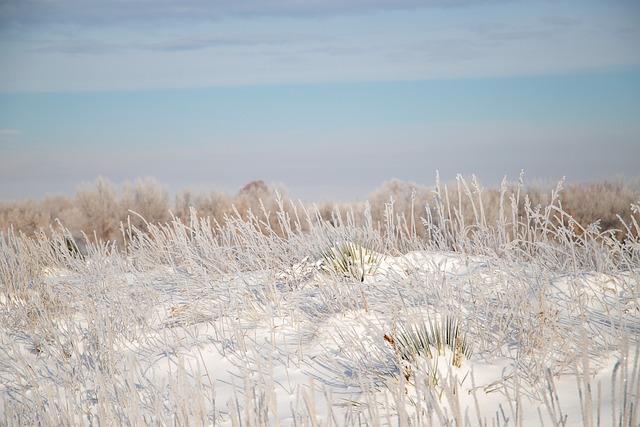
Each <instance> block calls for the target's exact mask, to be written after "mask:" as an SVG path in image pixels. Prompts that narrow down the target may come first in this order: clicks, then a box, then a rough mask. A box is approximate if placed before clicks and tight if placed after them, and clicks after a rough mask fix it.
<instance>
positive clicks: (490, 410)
mask: <svg viewBox="0 0 640 427" xmlns="http://www.w3.org/2000/svg"><path fill="white" fill-rule="evenodd" d="M465 188H466V190H465ZM458 190H459V191H458V194H465V193H466V194H467V196H466V197H468V198H469V200H471V201H472V202H474V203H472V206H473V210H474V212H475V221H473V222H472V223H466V222H465V220H463V217H462V216H460V215H458V212H457V203H458V202H459V201H451V200H449V198H448V195H447V192H446V190H445V189H442V188H437V189H436V193H435V197H434V206H432V207H430V208H429V209H425V210H424V215H423V216H424V218H421V219H420V218H418V217H417V216H416V217H412V218H405V217H402V216H399V215H396V214H395V213H394V211H393V201H389V203H388V204H387V205H386V207H385V209H386V215H385V218H386V221H385V222H384V223H383V224H374V223H373V221H372V220H371V216H370V214H369V211H368V210H367V209H365V211H364V212H347V213H340V212H337V211H336V212H334V218H333V220H332V221H331V222H330V223H329V222H325V221H323V220H322V218H321V215H320V214H319V213H318V212H315V211H308V210H306V209H305V208H304V207H303V206H301V205H296V204H291V206H288V207H287V209H284V207H285V206H284V204H285V202H283V201H281V205H280V209H279V212H278V213H277V214H276V215H275V218H276V219H277V221H275V222H273V218H274V216H273V215H271V214H269V212H263V213H261V214H260V215H251V214H250V215H248V216H246V217H245V219H243V217H241V216H240V215H235V216H231V217H227V218H226V220H225V222H224V224H219V223H217V222H215V221H214V222H212V221H211V220H208V219H207V218H199V217H197V216H195V215H193V216H192V217H191V218H190V220H188V221H187V222H183V221H182V220H180V219H178V218H174V219H173V220H172V221H171V222H169V223H166V224H164V225H153V224H146V225H145V228H146V230H147V231H146V232H144V233H143V232H140V231H139V230H137V229H136V227H134V226H133V225H127V224H125V225H123V229H122V234H123V240H124V241H125V245H124V247H119V246H115V245H112V244H108V243H99V244H93V243H88V246H87V248H88V253H87V254H86V255H84V256H80V255H79V254H78V253H77V252H76V251H74V250H73V249H74V248H73V247H70V245H69V244H68V237H69V236H68V232H67V231H66V230H65V229H64V228H60V229H58V230H54V231H53V232H52V233H50V234H47V235H46V236H45V235H42V236H40V237H37V238H34V237H32V236H24V235H20V234H19V233H14V232H12V231H11V230H6V231H5V232H3V233H2V235H1V236H0V425H11V426H13V425H16V426H18V425H20V426H21V425H83V424H84V425H216V426H217V425H220V426H223V425H234V426H235V425H238V426H239V425H242V426H246V425H313V426H315V425H372V426H376V425H416V426H422V425H458V426H466V425H473V426H476V425H487V426H493V425H498V426H502V425H510V426H511V425H523V426H530V425H549V426H556V425H561V426H565V425H566V426H569V425H572V426H574V425H575V426H578V425H589V426H591V425H594V426H596V425H600V426H611V425H615V426H637V425H638V423H639V422H640V417H639V416H638V405H639V404H640V394H639V392H638V389H639V388H640V372H639V365H640V353H639V352H640V346H639V345H638V337H639V336H640V241H638V239H637V238H634V237H633V236H638V234H639V233H638V231H640V230H639V229H638V223H637V221H633V220H632V222H631V223H629V224H621V227H629V229H630V230H631V231H634V232H633V233H628V236H631V237H629V238H628V239H627V240H625V241H623V242H620V241H619V240H617V239H615V238H613V237H612V236H611V235H610V234H609V233H607V232H601V231H600V230H599V229H598V227H597V224H594V225H592V226H590V227H587V228H581V227H580V226H579V225H578V224H576V223H575V222H574V221H573V220H572V218H571V217H570V216H569V215H568V214H567V213H566V212H564V211H563V210H562V207H561V206H560V205H559V203H557V199H555V198H554V197H553V195H552V197H551V198H552V202H551V204H550V205H548V206H544V207H535V206H531V205H530V204H529V203H526V197H525V196H524V195H520V194H519V193H518V192H514V193H513V194H507V192H506V187H505V190H504V192H503V194H502V195H501V200H502V204H503V205H501V206H500V209H501V212H503V213H504V212H507V211H510V212H518V209H511V210H507V209H504V208H505V207H506V206H509V205H510V206H520V205H521V203H520V201H521V200H520V198H521V197H522V198H523V199H524V200H525V203H524V206H525V209H524V210H523V211H521V212H520V213H516V214H513V215H511V216H510V217H507V216H506V215H505V214H502V215H501V216H500V219H499V220H498V221H497V222H496V223H495V224H489V223H487V221H486V219H485V216H484V214H483V212H484V207H483V206H482V203H480V202H479V201H480V200H481V199H480V198H479V197H477V196H478V194H479V193H480V192H481V189H480V188H478V187H475V188H474V187H473V185H472V186H471V187H467V186H466V183H464V187H462V188H460V189H458ZM431 208H435V209H431ZM632 209H635V216H634V217H632V218H638V206H634V207H632ZM292 212H293V214H292ZM434 212H435V214H434ZM418 221H419V222H420V223H421V224H422V225H423V226H424V227H423V228H424V230H425V233H424V234H421V235H418V234H417V233H416V232H415V230H416V223H417V222H418ZM399 343H400V344H399ZM411 349H413V350H411Z"/></svg>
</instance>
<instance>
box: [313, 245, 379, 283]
mask: <svg viewBox="0 0 640 427" xmlns="http://www.w3.org/2000/svg"><path fill="white" fill-rule="evenodd" d="M322 258H323V260H324V262H323V264H322V269H323V270H325V271H326V272H329V273H338V274H342V275H343V276H345V277H348V278H353V279H356V280H358V281H360V282H364V279H365V277H367V276H370V275H373V274H375V272H376V270H377V269H378V267H380V263H381V262H382V260H383V258H384V257H383V255H382V254H380V253H378V252H375V251H373V250H371V249H370V248H368V247H365V246H362V245H359V244H357V243H354V242H349V241H345V242H340V243H338V244H337V245H335V246H332V247H330V248H329V249H327V250H326V251H323V252H322Z"/></svg>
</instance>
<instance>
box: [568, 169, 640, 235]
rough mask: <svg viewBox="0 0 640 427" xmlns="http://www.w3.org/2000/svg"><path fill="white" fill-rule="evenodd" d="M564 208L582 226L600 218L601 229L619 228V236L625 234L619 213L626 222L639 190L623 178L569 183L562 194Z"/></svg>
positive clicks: (638, 199)
mask: <svg viewBox="0 0 640 427" xmlns="http://www.w3.org/2000/svg"><path fill="white" fill-rule="evenodd" d="M561 200H562V206H563V208H564V209H565V210H566V211H567V212H569V213H570V214H571V216H572V217H573V218H574V219H575V220H576V221H577V222H578V223H579V224H580V225H582V227H586V226H588V225H589V224H591V223H594V222H596V221H599V226H600V227H601V228H602V229H604V230H612V229H620V232H619V233H618V238H623V237H624V231H623V230H621V225H622V224H621V222H620V219H619V218H618V215H620V216H622V218H623V219H624V220H625V221H626V222H628V221H629V219H630V218H631V212H630V209H629V208H630V206H631V204H633V203H638V202H639V201H640V192H638V191H637V189H636V190H635V191H634V189H633V188H632V187H631V186H628V185H625V184H624V182H623V181H622V180H617V181H608V180H605V181H601V182H593V183H587V184H572V185H569V186H567V187H566V189H565V190H564V191H563V192H562V196H561Z"/></svg>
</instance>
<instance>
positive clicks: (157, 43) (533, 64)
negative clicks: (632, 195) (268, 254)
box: [0, 0, 640, 201]
mask: <svg viewBox="0 0 640 427" xmlns="http://www.w3.org/2000/svg"><path fill="white" fill-rule="evenodd" d="M639 165H640V2H638V1H635V0H531V1H520V0H453V1H444V0H422V1H417V0H342V1H338V0H324V1H320V0H305V1H299V0H245V1H221V0H209V1H205V0H155V1H150V0H95V1H90V2H87V1H83V0H24V1H17V0H0V200H22V199H28V198H31V199H36V200H37V199H41V198H43V197H44V196H45V195H48V194H67V195H73V193H74V191H75V190H76V189H77V188H78V186H80V185H82V184H85V183H91V182H94V181H95V179H96V178H97V177H98V176H103V177H107V178H109V179H110V180H111V181H112V182H114V183H116V184H120V183H123V182H126V181H132V180H134V179H136V178H142V177H155V178H156V179H157V180H158V182H160V183H161V184H163V185H166V186H167V187H168V188H169V189H170V190H171V191H172V192H178V191H179V190H180V189H183V188H191V189H217V190H221V191H227V192H236V191H238V189H240V188H241V187H242V186H243V185H244V184H246V183H247V182H249V181H252V180H258V179H261V180H264V181H265V182H267V183H269V184H281V185H284V186H285V187H286V188H287V189H288V196H290V197H292V198H296V199H297V198H301V199H304V200H313V201H321V200H364V199H366V198H367V196H368V195H370V194H371V193H372V192H373V191H374V190H375V189H376V188H378V187H380V186H381V185H382V183H383V182H385V181H387V180H390V179H394V178H395V179H400V180H403V181H409V182H415V183H417V184H420V185H431V184H433V183H434V181H435V174H436V171H439V173H440V175H441V177H442V179H443V180H445V181H447V180H452V179H454V178H455V176H456V174H462V175H464V176H469V175H470V174H475V175H477V176H478V178H479V179H480V181H481V183H483V184H484V185H485V186H487V187H491V186H495V185H498V184H499V182H500V181H501V180H502V178H503V177H505V176H506V177H507V179H509V180H517V178H518V175H519V173H520V171H521V170H524V172H525V180H526V181H533V180H545V181H555V180H558V179H560V178H561V177H563V176H566V178H567V180H568V181H569V182H583V181H593V180H600V179H614V178H618V177H620V176H625V177H637V176H640V166H639Z"/></svg>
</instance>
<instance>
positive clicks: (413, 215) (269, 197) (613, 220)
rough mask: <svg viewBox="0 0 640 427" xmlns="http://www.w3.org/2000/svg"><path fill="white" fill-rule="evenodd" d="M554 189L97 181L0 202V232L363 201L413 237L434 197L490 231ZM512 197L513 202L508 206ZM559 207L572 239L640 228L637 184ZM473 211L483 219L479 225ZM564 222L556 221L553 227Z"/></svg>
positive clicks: (565, 200)
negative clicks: (313, 198) (68, 191)
mask: <svg viewBox="0 0 640 427" xmlns="http://www.w3.org/2000/svg"><path fill="white" fill-rule="evenodd" d="M472 184H475V185H472ZM555 188H556V185H555V184H554V185H550V184H541V183H534V184H529V185H524V184H523V183H522V182H520V183H503V186H502V187H501V188H498V187H496V188H487V189H483V188H482V187H481V186H480V185H479V183H478V182H477V181H475V179H472V180H471V184H469V183H468V180H465V179H458V180H457V182H452V183H448V184H443V183H439V182H437V183H436V185H432V186H426V185H420V184H417V183H412V182H405V181H400V180H397V179H393V180H390V181H387V182H385V183H383V184H382V186H380V187H379V188H378V189H376V190H375V191H374V192H373V193H372V194H370V195H369V197H368V198H367V200H368V202H342V203H334V202H330V201H325V202H321V203H318V204H313V205H312V204H302V203H301V202H294V201H291V200H289V199H288V196H287V190H286V188H285V187H283V186H275V185H267V184H266V183H265V182H263V181H251V182H249V183H248V184H246V185H245V186H244V187H243V188H242V189H240V190H239V191H238V192H237V193H236V194H227V193H224V192H220V191H216V190H211V191H209V192H202V191H200V192H196V191H193V190H190V189H184V190H182V191H180V192H179V193H178V194H176V195H175V196H174V197H173V200H172V197H171V196H170V192H169V190H168V189H167V188H166V187H164V186H162V185H161V184H160V183H159V182H157V181H156V180H155V179H153V178H145V179H138V180H136V181H134V182H132V183H126V184H124V185H123V186H122V187H121V188H117V187H116V185H114V184H113V183H112V182H111V181H109V180H108V179H107V178H104V177H100V178H98V179H97V180H96V181H95V182H94V183H92V184H86V185H83V186H81V187H79V188H78V189H77V191H76V192H75V194H74V195H73V196H72V197H68V196H64V195H52V196H48V197H45V198H44V199H43V200H42V201H33V200H25V201H17V202H16V201H0V231H5V230H9V229H13V231H14V232H18V231H19V232H22V233H24V234H26V235H35V234H36V233H47V232H48V231H49V230H50V229H51V227H58V226H59V225H60V224H61V225H63V226H64V227H65V228H67V229H68V230H69V231H70V232H71V233H72V235H73V238H74V239H75V240H76V241H78V242H80V241H82V240H83V233H84V234H85V235H86V236H87V238H88V239H90V240H103V241H106V240H109V241H115V242H117V243H120V242H121V241H122V229H123V227H124V228H129V226H132V227H133V228H135V229H137V230H140V231H145V229H146V226H147V224H151V223H165V222H169V221H172V220H178V219H179V220H182V221H183V222H186V221H189V219H190V217H191V215H196V216H197V217H206V218H209V219H210V221H211V223H212V224H220V225H223V224H224V223H225V221H226V220H227V218H229V217H234V216H240V217H242V218H243V219H247V218H248V216H249V215H250V212H251V213H252V214H254V215H257V216H259V217H261V218H263V219H266V220H272V221H273V223H276V222H277V221H276V220H275V219H276V218H275V215H276V213H277V212H278V211H279V210H281V209H282V210H284V212H285V213H287V214H289V215H296V214H299V212H298V210H304V209H308V210H316V209H317V212H318V213H319V216H320V218H321V219H322V220H326V221H332V211H333V210H334V209H335V208H338V209H340V210H341V211H342V212H346V211H349V210H354V211H357V212H359V211H362V210H363V209H364V207H365V203H368V204H369V205H370V212H371V219H372V221H373V222H374V224H376V223H379V224H383V223H384V221H385V215H387V214H388V210H386V209H385V207H386V206H388V205H389V204H393V212H394V215H396V216H397V217H398V218H399V219H404V220H406V221H407V223H410V224H412V228H414V230H413V231H414V232H415V233H416V234H418V235H424V234H425V233H426V230H425V229H424V227H423V221H421V218H424V217H426V216H427V215H430V214H431V213H432V212H431V211H432V210H433V209H434V208H435V205H436V204H437V203H436V202H437V199H440V202H441V203H443V204H445V205H446V206H447V212H446V214H447V215H450V216H458V217H460V218H463V219H466V220H467V222H468V223H470V224H471V223H473V222H474V221H478V220H481V221H484V222H485V223H486V224H487V225H489V226H491V225H492V224H495V223H496V221H498V220H499V218H500V216H501V215H502V216H503V217H505V216H506V217H507V218H509V217H511V214H512V212H504V206H508V207H510V208H515V209H518V210H521V209H522V208H523V206H524V204H525V203H527V204H529V205H530V206H533V207H535V206H540V207H544V206H547V205H548V204H549V203H550V201H551V198H552V192H553V191H554V189H555ZM516 193H517V194H519V197H518V198H517V199H515V198H513V200H512V202H510V198H511V197H512V196H513V195H515V194H516ZM525 195H526V197H525ZM505 198H506V199H507V200H504V199H505ZM501 199H503V200H502V202H501ZM559 201H560V203H561V206H562V209H563V210H564V211H565V212H567V213H569V214H570V215H571V217H572V218H573V220H575V223H573V224H574V226H575V228H576V232H577V233H579V232H580V230H579V229H580V227H587V226H589V225H590V224H596V223H597V225H598V226H599V227H601V229H603V230H619V231H617V232H616V237H617V238H618V239H624V238H625V235H626V233H627V230H625V229H624V227H622V223H621V221H620V218H622V219H623V220H624V221H625V222H627V223H631V222H632V221H633V220H634V219H635V221H639V222H640V213H639V212H637V210H636V211H635V212H634V210H633V209H632V205H635V206H638V205H640V180H622V179H618V180H603V181H598V182H592V183H580V184H569V185H565V186H564V188H563V189H562V190H561V191H560V192H559ZM501 209H502V210H503V211H502V212H501V211H500V210H501ZM478 212H481V215H482V218H480V219H479V218H478ZM565 220H566V219H563V218H560V217H559V218H558V221H565Z"/></svg>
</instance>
